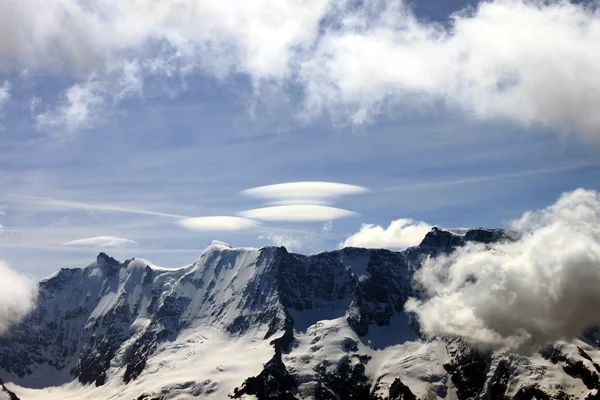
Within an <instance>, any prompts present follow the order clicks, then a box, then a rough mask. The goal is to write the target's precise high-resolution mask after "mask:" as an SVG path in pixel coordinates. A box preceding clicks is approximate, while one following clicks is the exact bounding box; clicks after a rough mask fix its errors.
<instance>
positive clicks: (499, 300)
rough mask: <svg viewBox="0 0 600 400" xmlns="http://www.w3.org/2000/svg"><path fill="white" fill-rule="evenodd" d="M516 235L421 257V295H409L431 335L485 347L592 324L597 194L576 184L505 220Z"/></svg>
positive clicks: (599, 286) (551, 337)
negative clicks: (551, 201)
mask: <svg viewBox="0 0 600 400" xmlns="http://www.w3.org/2000/svg"><path fill="white" fill-rule="evenodd" d="M512 227H513V228H515V229H518V230H520V231H521V232H522V235H521V237H520V239H519V240H517V241H515V242H510V243H498V244H492V245H483V244H469V245H467V246H465V247H463V248H460V249H458V250H456V251H455V252H454V253H452V254H450V255H447V256H442V257H438V258H431V259H428V260H426V262H425V263H424V264H423V266H422V268H421V270H420V271H419V272H418V274H417V277H416V279H417V281H418V282H419V283H420V284H422V285H423V287H424V289H425V291H426V294H427V295H428V299H426V300H424V301H418V300H416V299H410V300H409V301H408V302H407V304H406V310H407V311H413V312H415V313H416V314H417V315H418V318H419V321H420V323H421V326H422V328H423V329H424V330H425V332H427V333H428V334H431V335H450V336H457V337H462V338H464V339H466V340H467V341H468V342H470V343H472V344H474V345H477V346H481V347H484V348H492V349H521V348H527V347H533V348H535V347H537V346H541V345H543V344H546V343H549V342H552V341H556V340H561V339H572V338H575V337H577V336H578V335H580V334H581V332H582V331H583V330H585V329H587V328H590V327H594V326H597V325H600V312H599V311H598V310H599V309H600V194H599V193H598V192H595V191H592V190H583V189H578V190H576V191H574V192H570V193H565V194H563V195H562V196H561V197H560V198H559V199H558V201H557V202H556V203H555V204H553V205H552V206H550V207H548V208H546V209H543V210H538V211H531V212H527V213H525V214H523V216H522V217H521V218H520V219H518V220H516V221H514V222H513V223H512Z"/></svg>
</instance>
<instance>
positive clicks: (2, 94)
mask: <svg viewBox="0 0 600 400" xmlns="http://www.w3.org/2000/svg"><path fill="white" fill-rule="evenodd" d="M9 99H10V83H9V82H8V81H4V83H3V84H2V86H0V111H2V109H3V108H4V106H5V105H6V103H8V100H9Z"/></svg>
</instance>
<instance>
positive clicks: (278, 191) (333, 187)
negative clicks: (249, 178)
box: [242, 182, 369, 205]
mask: <svg viewBox="0 0 600 400" xmlns="http://www.w3.org/2000/svg"><path fill="white" fill-rule="evenodd" d="M368 191H369V190H368V189H366V188H364V187H361V186H356V185H348V184H346V183H335V182H287V183H279V184H276V185H267V186H260V187H255V188H252V189H246V190H244V191H242V194H244V195H247V196H252V197H258V198H261V199H278V200H279V201H280V203H279V204H278V205H286V204H289V203H288V202H290V201H291V202H296V203H298V201H299V200H298V199H306V200H302V201H303V202H304V203H305V204H306V203H307V202H315V203H317V204H318V202H319V200H320V199H332V198H336V197H341V196H347V195H353V194H361V193H367V192H368Z"/></svg>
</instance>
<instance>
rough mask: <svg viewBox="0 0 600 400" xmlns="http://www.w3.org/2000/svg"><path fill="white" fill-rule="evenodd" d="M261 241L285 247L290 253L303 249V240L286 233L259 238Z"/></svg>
mask: <svg viewBox="0 0 600 400" xmlns="http://www.w3.org/2000/svg"><path fill="white" fill-rule="evenodd" d="M258 239H261V240H269V241H270V242H272V243H273V244H274V245H275V246H283V247H285V248H286V249H287V250H289V251H295V250H298V249H299V248H301V247H302V240H301V239H300V238H298V237H295V236H291V235H288V234H285V233H270V234H268V235H261V236H259V237H258Z"/></svg>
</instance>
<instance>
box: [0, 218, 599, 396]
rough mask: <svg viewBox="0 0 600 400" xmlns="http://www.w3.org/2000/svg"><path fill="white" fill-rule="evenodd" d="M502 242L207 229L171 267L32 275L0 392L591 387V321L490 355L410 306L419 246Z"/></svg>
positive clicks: (588, 392) (594, 380)
mask: <svg viewBox="0 0 600 400" xmlns="http://www.w3.org/2000/svg"><path fill="white" fill-rule="evenodd" d="M510 240H514V235H512V234H510V233H509V232H506V231H504V230H499V229H497V230H493V229H483V228H478V229H471V230H461V231H451V230H443V229H439V228H433V229H432V230H431V231H430V232H429V233H428V234H427V235H426V236H425V238H424V239H423V241H422V242H421V243H420V244H419V245H418V246H415V247H411V248H408V249H405V250H403V251H389V250H383V249H361V248H345V249H342V250H336V251H330V252H323V253H319V254H314V255H301V254H295V253H291V252H288V251H287V250H286V249H285V248H284V247H264V248H260V249H254V248H232V247H231V246H229V245H227V244H225V243H222V242H218V241H214V242H212V243H211V244H210V245H209V246H208V247H207V248H206V250H205V251H204V252H203V253H202V255H201V256H200V258H199V259H198V260H197V261H196V262H194V263H193V264H191V265H188V266H185V267H182V268H177V269H167V268H161V267H157V266H154V265H153V264H151V263H150V262H149V261H146V260H142V259H136V258H134V259H130V260H126V261H123V262H120V261H117V260H116V259H114V258H112V257H110V256H109V255H107V254H105V253H100V254H99V255H98V256H97V258H96V260H95V261H94V262H92V263H91V264H89V265H88V266H86V267H85V268H76V269H67V268H64V269H61V270H60V271H58V272H56V273H55V274H53V275H51V276H49V277H48V278H45V279H43V280H41V281H40V282H39V295H38V299H37V307H36V308H35V310H34V311H33V312H32V313H30V314H29V315H28V316H27V317H26V318H25V319H24V320H23V321H22V322H21V323H20V324H18V325H15V326H13V327H12V328H11V329H10V330H9V332H8V333H7V334H6V335H4V336H3V337H0V378H2V379H3V380H4V383H2V381H0V399H2V400H4V399H11V400H15V399H21V400H28V399H137V400H151V399H153V400H158V399H161V400H166V399H188V398H211V399H227V398H237V399H259V400H263V399H284V400H288V399H289V400H292V399H298V400H301V399H316V400H320V399H324V400H345V399H358V400H361V399H365V400H401V399H402V400H416V399H422V400H430V399H431V400H433V399H448V400H453V399H458V400H466V399H498V400H500V399H502V400H504V399H515V400H523V399H538V400H543V399H600V391H599V390H600V377H599V374H600V365H599V363H600V343H599V342H598V339H599V338H600V335H598V334H597V332H596V331H595V330H590V331H588V332H586V333H585V334H583V335H582V336H581V337H580V338H579V339H577V340H574V341H571V342H558V343H554V344H552V345H549V346H547V347H545V348H543V349H542V350H540V351H538V352H535V353H534V354H518V353H511V352H493V351H486V350H481V349H477V348H473V347H471V346H469V345H468V344H467V343H465V342H464V341H462V340H461V339H459V338H451V337H429V336H427V335H426V334H425V333H424V332H422V330H421V329H420V326H419V323H418V320H417V318H416V316H415V315H413V314H411V313H407V312H405V311H404V304H405V302H406V301H407V300H408V299H409V298H411V297H415V298H420V297H422V296H423V295H424V294H423V293H422V290H421V289H420V288H419V286H418V285H417V284H415V282H414V279H413V276H414V273H415V271H417V270H418V269H419V267H420V266H421V264H422V262H423V260H424V259H425V258H427V257H435V256H438V255H441V254H446V253H449V252H452V251H453V250H454V249H456V248H457V247H460V246H463V245H464V244H465V243H467V242H471V241H475V242H480V243H492V242H497V241H510ZM557 318H560V316H557Z"/></svg>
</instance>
